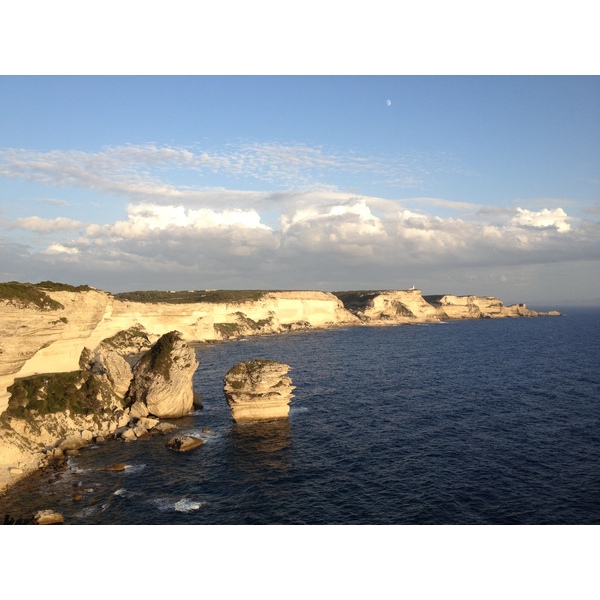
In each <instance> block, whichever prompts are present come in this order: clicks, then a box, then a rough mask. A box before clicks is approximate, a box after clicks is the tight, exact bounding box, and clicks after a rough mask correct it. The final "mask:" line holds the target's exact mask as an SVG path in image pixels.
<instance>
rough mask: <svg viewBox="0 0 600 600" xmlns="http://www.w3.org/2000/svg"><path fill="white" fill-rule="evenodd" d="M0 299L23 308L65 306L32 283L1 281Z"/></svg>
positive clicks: (52, 308) (58, 308)
mask: <svg viewBox="0 0 600 600" xmlns="http://www.w3.org/2000/svg"><path fill="white" fill-rule="evenodd" d="M0 300H6V301H7V302H9V303H10V304H14V305H15V306H19V307H22V308H27V307H37V308H39V309H41V310H61V309H63V308H64V306H63V305H62V304H61V303H60V302H57V301H56V300H53V299H52V298H50V296H48V294H46V293H45V292H44V291H43V290H41V289H39V288H38V287H37V286H35V285H32V284H31V283H19V282H18V281H9V282H7V283H0Z"/></svg>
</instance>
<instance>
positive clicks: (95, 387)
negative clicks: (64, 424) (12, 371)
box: [3, 371, 111, 419]
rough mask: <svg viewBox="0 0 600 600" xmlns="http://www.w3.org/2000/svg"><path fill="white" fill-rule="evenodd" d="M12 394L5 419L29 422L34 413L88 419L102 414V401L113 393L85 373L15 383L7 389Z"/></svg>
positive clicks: (21, 379)
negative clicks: (70, 413) (83, 416)
mask: <svg viewBox="0 0 600 600" xmlns="http://www.w3.org/2000/svg"><path fill="white" fill-rule="evenodd" d="M8 391H9V392H10V393H11V396H10V399H9V401H8V408H7V410H6V412H5V414H4V415H3V417H4V416H6V417H8V418H10V417H15V418H21V419H22V418H27V416H28V415H30V414H31V413H32V412H33V411H35V412H37V413H39V414H40V415H46V414H49V413H57V412H64V411H65V410H70V411H71V412H72V413H74V414H78V415H87V414H97V413H100V412H102V409H103V399H108V397H110V395H111V393H110V391H109V390H108V388H107V387H106V386H105V384H104V383H103V382H102V381H101V380H100V379H98V378H97V377H95V376H94V375H93V374H92V373H89V372H86V371H70V372H67V373H46V374H43V375H33V376H31V377H23V378H20V379H15V382H14V383H13V385H12V386H11V387H9V388H8Z"/></svg>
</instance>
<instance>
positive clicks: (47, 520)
mask: <svg viewBox="0 0 600 600" xmlns="http://www.w3.org/2000/svg"><path fill="white" fill-rule="evenodd" d="M33 522H34V523H36V524H37V525H56V524H59V523H63V522H64V518H63V516H62V515H61V514H60V513H57V512H54V511H53V510H40V511H39V512H37V513H36V514H35V515H34V517H33Z"/></svg>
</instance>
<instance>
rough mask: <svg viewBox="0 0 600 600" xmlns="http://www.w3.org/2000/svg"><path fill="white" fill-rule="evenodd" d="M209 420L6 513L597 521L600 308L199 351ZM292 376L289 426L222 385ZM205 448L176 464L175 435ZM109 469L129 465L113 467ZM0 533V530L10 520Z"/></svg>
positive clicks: (166, 520) (14, 501)
mask: <svg viewBox="0 0 600 600" xmlns="http://www.w3.org/2000/svg"><path fill="white" fill-rule="evenodd" d="M196 352H197V357H198V360H199V362H200V366H199V368H198V370H197V372H196V374H195V376H194V389H195V391H197V392H199V393H200V394H201V396H202V401H203V405H204V407H203V409H202V410H197V411H195V412H193V413H191V414H190V415H188V416H186V417H183V418H181V419H177V420H173V422H174V423H175V424H176V425H177V426H178V428H179V429H178V431H176V432H175V433H174V434H170V435H169V434H167V435H151V436H149V437H148V438H147V439H139V440H137V441H134V442H124V441H120V440H109V441H107V442H104V443H102V444H97V445H93V446H89V447H87V448H84V449H82V451H81V453H80V455H79V456H74V457H70V458H69V461H68V468H67V470H65V471H63V472H61V473H58V474H41V473H38V474H36V475H34V476H31V477H27V478H26V479H23V480H21V481H20V482H18V483H17V484H16V485H15V486H14V487H13V488H11V489H9V490H8V491H7V493H6V494H5V495H4V496H3V497H1V498H0V517H2V516H4V515H9V516H10V517H12V518H13V519H19V518H27V517H30V516H31V515H32V514H33V513H35V512H37V511H38V510H43V509H52V510H54V511H57V512H59V513H61V514H62V515H63V517H64V522H65V524H73V525H79V524H84V525H85V524H87V525H91V524H111V525H119V524H129V525H134V524H144V525H154V524H157V525H159V524H160V525H200V524H210V525H222V524H233V525H301V524H310V525H363V524H368V525H409V524H410V525H451V524H457V525H493V524H503V525H511V524H515V525H530V524H554V525H559V524H570V525H582V524H584V525H591V524H599V523H600V310H599V309H584V308H573V309H566V310H565V314H564V316H562V317H538V318H516V319H510V318H509V319H479V320H461V321H448V322H443V323H432V324H421V325H401V326H384V327H373V326H365V327H348V328H336V329H328V330H312V331H308V332H293V333H288V334H282V335H272V336H265V337H250V338H248V339H243V340H239V341H228V342H219V343H212V344H203V345H200V346H198V347H197V349H196ZM254 358H267V359H272V360H276V361H281V362H284V363H287V364H289V365H290V366H291V371H290V373H289V375H290V376H291V378H292V381H293V385H295V386H296V389H295V390H294V398H293V399H292V402H291V405H290V406H291V409H290V413H289V418H288V419H286V420H280V421H274V422H265V423H251V424H235V423H234V422H233V421H232V419H231V412H230V409H229V407H228V406H227V403H226V401H225V397H224V394H223V377H224V376H225V374H226V373H227V371H228V370H229V369H230V368H231V367H233V366H234V365H235V364H237V363H239V362H241V361H243V360H249V359H254ZM175 434H176V435H193V436H197V437H200V438H202V439H203V440H204V442H205V443H204V444H203V445H202V446H201V447H199V448H197V449H195V450H193V451H191V452H189V453H176V452H173V451H172V450H170V449H168V448H167V447H166V446H165V444H166V442H167V441H168V439H169V438H170V437H172V436H173V435H175ZM115 463H124V464H125V465H126V467H125V469H124V470H123V471H118V472H114V471H106V470H103V469H104V468H106V467H109V466H111V465H114V464H115ZM0 522H1V519H0Z"/></svg>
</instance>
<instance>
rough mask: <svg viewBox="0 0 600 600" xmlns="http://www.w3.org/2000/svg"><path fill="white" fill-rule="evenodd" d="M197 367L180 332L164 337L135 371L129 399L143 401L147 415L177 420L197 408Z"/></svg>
mask: <svg viewBox="0 0 600 600" xmlns="http://www.w3.org/2000/svg"><path fill="white" fill-rule="evenodd" d="M197 367H198V361H197V360H196V354H195V352H194V350H193V349H192V348H190V347H189V346H188V345H187V343H186V342H185V341H184V340H183V338H182V337H181V334H180V333H179V332H177V331H171V332H170V333H167V334H165V335H163V336H162V337H161V338H160V339H159V340H158V341H157V342H156V343H155V344H154V345H153V346H152V348H151V349H150V350H149V351H148V352H147V353H146V354H144V356H142V358H141V359H140V361H139V362H138V363H137V365H136V366H135V367H134V369H133V380H132V382H131V386H130V388H129V393H128V400H129V402H130V403H131V404H132V405H135V403H136V402H141V403H143V404H145V405H146V407H147V409H148V414H150V415H153V416H155V417H159V418H177V417H182V416H183V415H185V414H187V413H189V412H191V411H192V410H193V407H194V394H193V390H192V377H193V376H194V373H195V371H196V369H197Z"/></svg>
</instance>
